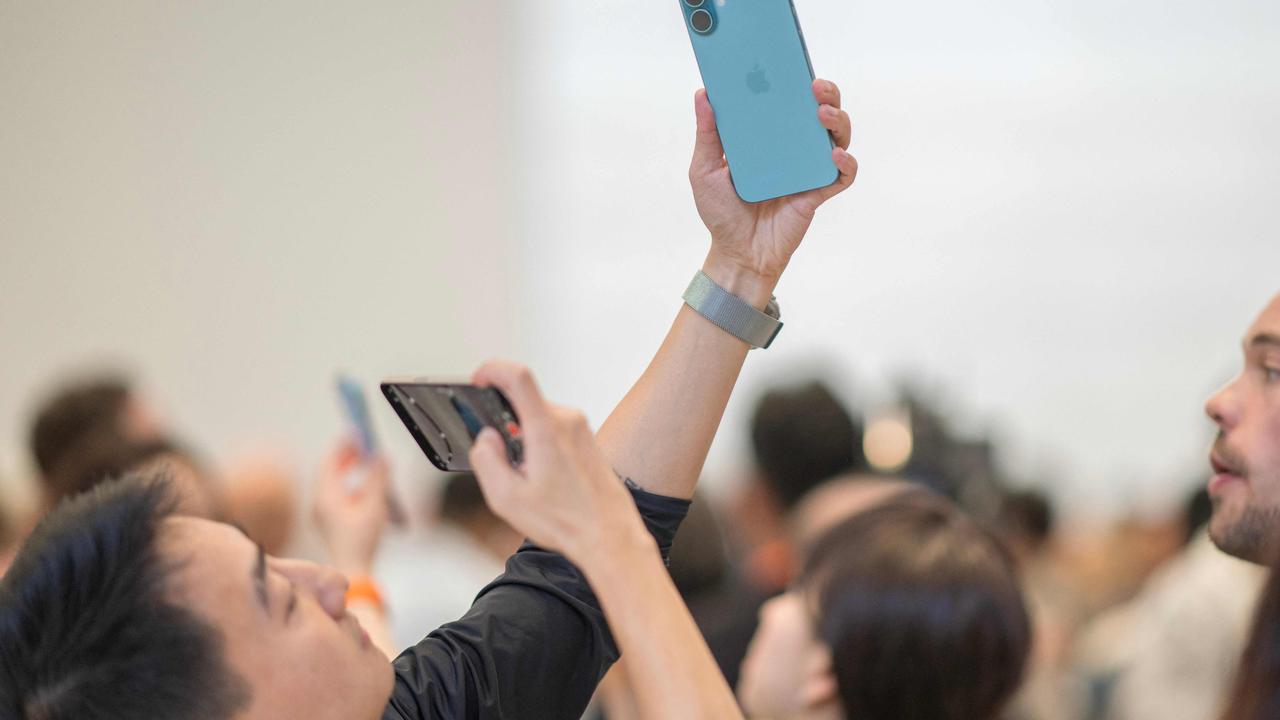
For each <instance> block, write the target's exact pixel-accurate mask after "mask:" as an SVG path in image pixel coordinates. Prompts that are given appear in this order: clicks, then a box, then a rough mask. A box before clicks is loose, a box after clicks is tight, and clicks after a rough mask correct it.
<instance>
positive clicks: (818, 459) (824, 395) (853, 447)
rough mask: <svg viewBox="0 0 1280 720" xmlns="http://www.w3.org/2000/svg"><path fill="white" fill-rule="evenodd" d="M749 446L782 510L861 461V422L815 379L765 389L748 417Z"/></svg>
mask: <svg viewBox="0 0 1280 720" xmlns="http://www.w3.org/2000/svg"><path fill="white" fill-rule="evenodd" d="M751 444H752V447H753V449H754V451H755V458H756V464H757V465H758V466H759V468H760V471H761V473H762V474H763V476H764V480H765V482H766V483H768V485H769V488H770V489H771V490H772V491H773V493H774V495H775V496H776V497H777V499H778V501H779V502H780V503H781V504H782V507H783V509H784V510H789V509H791V507H793V506H794V505H795V504H796V503H797V502H798V501H799V500H800V498H801V497H803V496H804V494H805V493H807V492H809V491H810V490H812V489H813V488H814V487H816V486H817V485H819V484H821V483H822V482H823V481H825V480H829V479H830V478H832V477H835V476H836V475H839V474H842V473H846V472H855V471H858V470H862V469H863V468H864V467H865V464H866V463H865V460H864V458H863V456H862V426H861V425H860V424H859V423H858V422H856V421H855V420H854V418H853V416H852V415H851V414H850V413H849V411H848V410H847V409H846V408H845V406H844V405H843V404H842V403H841V402H840V400H839V399H837V398H836V396H835V395H834V394H833V393H832V392H831V390H830V389H829V388H828V387H827V386H826V385H825V384H823V383H821V382H819V381H813V382H809V383H805V384H803V385H798V386H795V387H788V388H777V389H774V390H771V391H769V392H768V393H765V395H764V397H762V398H760V402H759V403H758V404H757V405H756V408H755V412H754V414H753V415H752V419H751Z"/></svg>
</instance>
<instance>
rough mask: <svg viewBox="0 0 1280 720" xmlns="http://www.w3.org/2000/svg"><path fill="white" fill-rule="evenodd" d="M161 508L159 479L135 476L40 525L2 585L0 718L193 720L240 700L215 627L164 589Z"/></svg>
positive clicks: (240, 689)
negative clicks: (160, 543)
mask: <svg viewBox="0 0 1280 720" xmlns="http://www.w3.org/2000/svg"><path fill="white" fill-rule="evenodd" d="M170 507H171V500H170V499H169V496H168V494H167V491H166V486H165V484H164V483H162V482H159V481H157V479H155V478H150V479H143V478H137V477H135V478H132V479H126V480H119V481H113V482H110V483H105V484H102V485H100V486H98V487H96V488H94V489H93V490H92V491H90V492H88V493H85V494H82V495H80V496H78V497H76V498H73V499H71V500H68V501H66V502H64V503H62V504H61V505H60V506H59V507H58V508H57V509H55V510H54V511H53V512H52V513H50V514H49V515H48V516H47V517H46V518H45V519H44V520H43V521H41V523H40V525H39V526H38V527H37V528H36V530H35V532H34V533H33V534H32V536H31V537H30V539H28V540H27V542H26V545H25V546H24V547H23V549H22V550H21V552H20V553H19V554H18V557H17V558H16V559H15V561H14V564H13V566H12V567H11V568H10V570H9V572H8V573H7V574H6V575H5V577H4V579H3V581H0V716H2V717H6V718H21V719H23V720H64V719H65V720H71V719H72V718H74V719H76V720H83V719H93V720H114V719H116V718H120V719H122V720H123V719H124V718H155V719H163V720H195V719H196V718H202V719H203V718H229V717H231V716H233V715H234V714H235V713H236V712H238V711H239V710H241V709H243V708H244V707H245V706H247V704H248V700H249V692H248V686H247V684H245V683H244V682H243V680H242V679H240V678H238V677H237V676H236V675H235V674H234V673H233V672H232V671H231V670H230V668H228V667H227V666H226V664H225V662H224V659H223V658H224V655H223V638H222V634H221V633H220V631H219V630H218V629H217V628H216V627H214V626H212V625H209V624H208V623H206V622H205V621H203V620H201V619H200V618H198V617H197V616H195V615H194V614H193V613H192V612H191V611H189V610H187V609H186V608H184V607H182V606H180V605H178V604H175V603H173V602H172V601H171V600H170V599H169V598H168V596H167V595H166V584H167V582H168V581H169V578H170V577H171V576H172V574H173V572H174V571H175V569H176V566H175V565H174V564H173V563H171V562H166V561H164V560H163V559H162V558H161V557H160V554H159V552H158V549H157V544H158V540H159V530H160V524H161V521H162V520H163V519H164V518H165V517H166V516H167V514H168V513H169V511H170Z"/></svg>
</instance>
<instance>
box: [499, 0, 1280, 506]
mask: <svg viewBox="0 0 1280 720" xmlns="http://www.w3.org/2000/svg"><path fill="white" fill-rule="evenodd" d="M728 1H729V2H741V1H745V0H728ZM796 4H797V6H798V7H799V11H800V17H801V22H802V24H803V26H804V29H805V35H806V38H807V40H808V45H809V49H810V52H811V54H812V57H813V62H814V65H815V68H816V69H817V71H818V73H819V74H820V75H822V76H825V77H828V78H831V79H834V80H836V81H837V82H838V83H840V84H841V86H842V88H843V90H844V97H845V98H846V105H847V106H848V107H849V109H850V110H851V112H852V114H853V116H854V123H855V129H854V138H855V140H854V152H855V155H857V157H858V158H859V160H860V162H861V168H862V169H861V173H860V177H859V179H858V183H857V186H856V187H855V188H854V190H853V191H851V192H850V193H849V194H848V195H847V196H845V197H842V198H840V199H838V200H837V201H835V202H834V203H833V204H832V205H831V206H829V207H828V208H826V209H824V210H823V211H822V212H821V213H820V216H819V218H818V220H817V222H816V223H815V225H814V228H813V231H812V232H811V233H810V236H809V238H808V239H807V241H806V244H805V246H804V247H802V248H801V250H800V252H799V253H798V255H797V256H796V259H795V260H794V261H793V264H792V267H791V269H790V270H789V272H788V275H787V276H786V277H785V278H784V280H783V283H782V286H781V288H780V290H779V296H780V300H781V302H782V306H783V311H784V319H786V320H787V321H788V325H787V328H786V330H784V333H783V335H782V336H781V337H780V339H779V342H778V343H777V345H775V349H771V350H769V351H768V352H767V353H760V354H757V355H753V356H752V358H751V359H750V361H749V365H748V370H747V374H746V376H745V379H744V384H743V386H742V391H741V392H740V393H739V394H738V396H737V401H736V402H735V404H734V405H733V406H732V407H731V408H730V413H729V416H728V417H727V419H726V426H725V432H723V433H722V434H721V437H720V439H719V442H718V446H717V448H716V450H715V451H714V452H713V456H712V459H711V464H710V469H711V470H712V471H714V472H717V473H719V474H721V475H723V474H725V473H729V472H732V470H733V467H734V465H735V464H736V463H737V461H738V459H739V458H740V457H741V456H742V452H743V450H744V447H743V444H744V443H743V439H744V438H743V428H744V425H745V417H744V416H745V413H746V411H747V410H749V407H750V401H751V400H752V399H753V397H754V395H755V394H756V392H757V391H758V389H759V388H760V387H761V386H762V385H763V384H764V383H766V382H767V381H769V380H773V379H778V378H786V377H789V376H792V375H794V374H795V372H796V371H795V368H796V366H797V365H813V364H815V363H817V364H820V365H822V364H825V365H826V366H828V367H829V368H830V369H831V371H832V372H833V373H834V375H835V376H836V377H837V378H839V379H840V380H841V381H842V382H845V383H846V387H848V388H850V392H851V396H852V397H853V398H854V399H855V400H857V401H859V402H861V403H863V404H865V405H867V406H871V407H874V405H875V404H876V403H878V402H882V401H883V400H884V396H885V392H886V390H887V389H888V388H889V386H890V384H891V381H892V380H893V379H894V378H896V377H898V376H899V375H900V374H903V373H907V374H910V375H912V376H916V377H922V378H924V379H926V381H929V382H934V383H937V384H938V385H939V386H940V387H945V388H948V389H949V397H950V399H951V404H952V405H953V406H954V407H955V409H956V410H957V412H959V413H960V417H961V418H962V420H963V425H964V427H966V428H968V429H971V430H974V431H981V430H988V429H990V430H993V431H995V432H996V433H998V435H999V436H1000V437H1002V438H1004V439H1005V440H1006V441H1007V443H1008V447H1009V450H1010V452H1009V453H1008V455H1007V458H1006V460H1007V462H1008V463H1009V464H1010V467H1011V469H1013V470H1014V471H1016V472H1019V473H1022V474H1024V475H1025V476H1026V477H1028V478H1029V479H1034V480H1041V481H1044V482H1048V483H1050V484H1051V485H1052V486H1053V487H1054V488H1055V489H1056V490H1057V491H1058V492H1059V494H1060V495H1061V496H1063V497H1064V499H1066V500H1068V501H1070V502H1071V504H1072V505H1074V506H1076V507H1081V506H1084V507H1090V508H1094V509H1099V508H1111V509H1118V508H1121V507H1126V506H1128V505H1130V504H1133V503H1137V504H1146V503H1149V502H1152V501H1156V502H1163V501H1165V499H1166V498H1168V497H1174V496H1177V495H1178V494H1180V493H1181V492H1182V490H1183V486H1182V485H1178V486H1177V487H1171V485H1177V484H1178V482H1179V481H1185V479H1186V478H1187V476H1188V474H1189V473H1194V472H1196V469H1197V468H1199V467H1201V466H1203V464H1204V460H1203V457H1204V452H1203V449H1204V447H1205V446H1206V441H1207V437H1208V432H1209V431H1208V423H1207V422H1206V421H1204V420H1203V415H1202V413H1201V410H1200V408H1201V405H1202V403H1203V400H1204V398H1205V396H1206V395H1207V394H1208V392H1209V391H1210V390H1211V389H1212V388H1213V387H1214V386H1215V385H1216V384H1217V383H1219V382H1221V381H1222V380H1223V379H1225V378H1226V377H1227V376H1228V375H1229V373H1230V372H1232V371H1233V370H1234V369H1235V367H1236V366H1237V365H1238V363H1239V361H1238V360H1237V356H1238V350H1237V349H1236V348H1237V347H1238V340H1239V338H1240V336H1241V335H1242V333H1243V331H1244V329H1245V327H1246V326H1247V325H1248V323H1249V322H1250V321H1251V320H1252V318H1253V316H1254V314H1256V312H1257V311H1258V310H1259V309H1260V308H1261V307H1262V305H1263V303H1264V302H1265V301H1266V300H1267V299H1268V298H1269V297H1270V295H1271V294H1272V293H1274V292H1276V291H1280V242H1277V240H1276V232H1275V228H1276V223H1277V220H1278V219H1280V211H1278V210H1277V206H1276V204H1275V202H1274V198H1275V197H1276V195H1277V191H1280V170H1278V169H1277V166H1276V163H1275V158H1276V157H1277V156H1278V155H1280V137H1278V136H1277V133H1276V132H1275V130H1276V128H1277V127H1280V76H1277V74H1276V73H1275V72H1274V70H1275V68H1276V67H1280V6H1277V5H1276V4H1275V3H1271V2H1263V1H1252V0H1227V1H1226V2H1220V3H1203V2H1181V1H1176V2H1165V1H1156V0H1135V1H1133V2H1124V3H1116V2H1111V1H1110V0H1072V1H1071V2H1066V1H1064V0H1055V1H1053V2H1049V1H1045V0H1032V1H1031V2H1024V1H1021V0H1019V1H1018V2H1014V1H1013V0H980V1H979V2H978V3H976V4H975V3H963V4H957V3H950V2H942V1H941V0H925V1H922V2H912V3H872V2H861V1H854V2H850V1H848V0H803V1H800V0H797V3H796ZM674 5H675V3H674V2H655V3H561V2H549V1H543V2H529V3H523V4H521V5H520V7H521V8H522V10H523V12H522V15H521V17H520V21H519V22H518V23H517V27H518V28H521V29H522V30H524V31H525V37H526V43H527V46H526V48H524V49H523V51H524V54H525V57H526V58H527V62H528V63H530V64H529V65H528V66H527V68H526V69H527V73H526V74H527V76H528V78H529V80H528V81H527V84H526V85H525V86H524V87H525V91H524V95H523V97H522V102H521V105H522V107H524V108H526V109H527V116H526V122H525V123H524V124H523V128H524V135H523V140H524V141H523V142H522V144H521V146H522V148H523V150H524V153H523V155H524V161H523V162H522V167H523V169H524V175H523V177H522V182H521V187H522V192H521V194H520V197H521V200H520V202H521V205H520V208H521V213H522V216H523V217H525V218H526V219H527V220H526V222H525V223H524V224H525V226H526V231H525V232H524V233H522V235H521V237H520V241H521V242H522V243H524V245H525V247H526V248H527V252H528V253H530V254H533V253H536V254H537V256H538V259H539V262H540V264H541V266H542V267H545V268H547V271H546V272H540V273H534V274H531V276H530V278H531V280H532V283H533V284H531V285H530V286H529V297H528V299H527V304H528V306H529V307H530V308H531V309H532V311H533V312H534V313H535V317H536V318H537V319H538V327H539V328H540V330H539V339H540V340H541V341H542V342H541V343H540V344H538V345H537V346H531V349H532V351H533V352H534V354H535V356H536V357H537V358H538V359H539V363H538V364H539V365H540V366H542V367H543V368H544V375H547V376H549V377H548V378H547V382H548V384H549V385H552V386H553V387H554V388H555V390H556V391H557V392H558V393H559V394H561V395H564V396H569V397H571V398H572V399H573V400H574V401H575V402H579V403H582V404H585V405H587V406H588V407H590V408H591V412H592V414H593V415H594V416H595V417H603V415H604V413H605V412H607V408H608V406H609V403H610V402H611V401H612V399H613V398H615V397H617V395H618V393H619V392H620V391H621V390H622V389H623V388H625V386H626V384H627V383H628V382H629V380H630V378H632V377H633V376H634V375H635V374H636V373H637V372H638V371H639V370H640V368H642V367H643V363H644V361H645V359H646V358H647V354H648V353H649V352H650V349H651V348H653V347H654V346H655V344H656V342H657V341H658V339H659V338H660V337H661V334H662V332H663V330H664V329H665V326H666V323H667V321H668V318H669V315H670V313H671V312H673V311H674V309H675V307H676V304H677V303H678V300H677V298H678V296H679V294H680V292H681V291H682V290H683V287H684V284H685V283H687V282H688V278H689V276H690V275H692V273H693V271H694V269H696V267H697V266H698V263H699V262H700V260H701V257H702V255H703V253H704V252H705V248H706V246H707V239H706V237H705V233H704V231H703V230H702V228H701V226H700V224H699V223H698V220H697V217H696V215H695V213H694V210H693V205H692V202H691V201H690V198H689V191H688V188H687V184H686V182H685V179H684V171H685V168H686V164H687V160H688V153H689V149H690V147H691V143H692V125H693V121H692V111H691V96H692V93H693V90H694V89H695V88H696V87H698V85H699V79H698V76H697V70H696V66H695V63H694V60H693V56H692V51H691V50H690V48H689V42H688V39H687V37H686V34H685V30H684V28H683V27H682V24H681V21H680V14H679V11H678V10H677V9H676V8H675V7H674ZM573 345H578V346H584V347H585V348H586V351H585V352H583V353H579V354H577V355H574V354H568V353H565V352H564V350H563V349H564V348H567V347H570V346H573Z"/></svg>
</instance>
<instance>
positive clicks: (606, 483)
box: [471, 363, 742, 720]
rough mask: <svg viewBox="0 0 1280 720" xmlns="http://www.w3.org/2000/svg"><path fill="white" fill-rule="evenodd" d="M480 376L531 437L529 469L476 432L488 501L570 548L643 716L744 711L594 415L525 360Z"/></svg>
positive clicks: (532, 532)
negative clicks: (561, 399) (608, 455)
mask: <svg viewBox="0 0 1280 720" xmlns="http://www.w3.org/2000/svg"><path fill="white" fill-rule="evenodd" d="M475 381H476V383H477V384H481V385H493V386H496V387H498V388H500V389H501V390H502V391H503V392H504V393H505V394H506V396H507V397H508V398H509V399H510V400H511V402H512V404H513V405H514V406H515V410H516V413H517V414H518V415H519V416H520V424H521V429H522V432H523V434H524V438H525V456H524V462H523V463H522V464H521V466H520V467H519V468H513V467H512V466H511V465H510V464H508V460H507V454H506V448H505V446H504V445H503V442H502V440H501V438H500V437H499V436H498V434H497V432H495V431H493V430H490V429H486V430H485V431H484V432H482V433H481V434H480V435H479V436H478V437H477V438H476V444H475V446H474V448H472V451H471V464H472V466H473V467H474V468H475V470H476V477H477V479H478V480H479V483H480V487H481V489H482V490H483V491H484V495H485V499H486V500H487V501H488V503H489V507H490V508H492V509H493V511H494V512H495V513H496V514H498V515H499V516H500V517H502V518H503V519H504V520H506V521H507V522H509V523H511V525H512V527H515V528H516V529H517V530H520V531H521V532H523V533H524V534H526V535H527V536H528V537H529V539H530V540H532V541H533V542H535V543H537V544H538V545H540V546H542V547H546V548H549V549H553V550H556V551H558V552H561V553H563V554H564V555H565V557H567V558H568V559H569V560H570V561H572V562H573V563H574V564H575V565H576V566H577V567H578V568H580V569H581V571H582V573H583V574H584V575H585V576H586V579H587V581H588V582H589V583H590V584H591V589H592V590H593V591H594V592H595V595H596V597H597V598H598V599H599V602H600V606H601V607H602V608H603V609H604V614H605V617H606V618H607V619H608V623H609V628H610V629H611V630H612V632H613V638H614V641H615V642H616V643H617V647H618V649H619V650H621V651H622V653H623V654H624V655H625V656H626V658H627V668H628V671H629V673H630V674H631V681H632V687H633V688H634V690H635V698H636V704H637V705H638V707H639V711H640V717H641V718H655V719H656V718H671V717H687V718H717V719H724V720H730V719H732V718H740V717H742V715H741V713H740V711H739V710H738V705H737V702H736V701H735V700H734V697H733V692H732V691H731V690H730V689H729V686H728V684H727V683H726V682H725V680H724V676H723V675H721V674H720V670H719V668H718V667H717V666H716V664H715V660H714V659H713V658H712V656H711V651H710V650H709V649H708V648H707V645H706V642H704V641H703V639H702V635H701V634H700V633H699V632H698V628H697V626H696V625H694V622H693V618H692V617H691V616H690V615H689V611H688V609H687V608H686V607H685V605H684V601H683V600H681V598H680V595H679V593H677V592H676V588H675V585H674V584H673V583H672V581H671V576H670V575H669V574H668V573H667V569H666V566H665V565H664V564H663V562H662V556H661V554H660V553H659V550H658V545H657V543H655V542H654V536H653V535H651V534H650V533H649V531H647V530H646V529H645V525H644V522H642V520H641V517H640V514H639V513H638V512H637V511H636V506H635V504H634V503H633V502H632V499H631V494H630V493H629V492H628V491H627V489H626V487H625V486H624V485H623V484H622V483H620V482H618V478H617V476H616V475H615V474H614V472H613V470H612V468H610V467H609V463H608V462H607V461H606V460H605V458H604V456H603V455H602V454H601V452H600V448H599V447H598V445H597V444H596V441H595V438H594V437H593V436H592V433H591V429H590V428H589V427H588V425H587V422H586V419H585V418H584V417H583V416H582V414H581V413H578V412H575V411H571V410H568V409H565V408H560V407H556V406H553V405H550V404H548V403H547V402H546V401H545V400H544V399H543V398H542V394H541V393H540V391H539V390H538V387H537V384H536V383H535V382H534V380H533V377H532V376H531V375H530V374H529V372H528V370H526V369H524V368H521V367H519V366H515V365H511V364H507V363H490V364H488V365H486V366H485V367H483V368H481V369H480V371H479V372H477V373H476V376H475ZM576 654H577V655H580V654H581V651H580V650H579V652H578V653H576Z"/></svg>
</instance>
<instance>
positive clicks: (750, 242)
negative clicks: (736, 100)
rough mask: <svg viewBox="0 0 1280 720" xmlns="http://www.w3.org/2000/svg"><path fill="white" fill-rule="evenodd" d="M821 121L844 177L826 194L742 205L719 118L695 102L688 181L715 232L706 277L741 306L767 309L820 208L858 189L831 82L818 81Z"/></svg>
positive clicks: (847, 123) (847, 126) (844, 118)
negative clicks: (738, 299)
mask: <svg viewBox="0 0 1280 720" xmlns="http://www.w3.org/2000/svg"><path fill="white" fill-rule="evenodd" d="M813 94H814V97H815V98H817V100H818V120H819V122H821V123H822V126H823V127H825V128H826V129H827V130H828V131H830V132H831V135H832V137H833V138H834V139H835V144H836V147H835V148H833V149H832V151H831V157H832V160H833V161H834V162H835V165H836V168H838V169H839V171H840V176H839V178H838V179H837V180H836V181H835V182H834V183H832V184H831V185H828V186H827V187H824V188H818V189H816V190H810V191H808V192H803V193H799V194H797V195H790V196H787V197H783V198H777V199H775V200H767V201H765V202H761V203H748V202H744V201H743V200H742V199H741V198H739V197H738V194H737V192H735V191H734V188H733V181H732V180H731V178H730V177H729V165H728V163H727V162H726V161H725V156H724V146H723V145H722V144H721V143H720V133H719V132H718V131H717V130H716V119H715V112H714V111H713V110H712V109H711V103H710V102H709V101H708V100H707V92H706V90H699V91H698V92H697V94H696V95H695V96H694V111H695V114H696V115H697V120H698V135H697V141H696V143H695V145H694V151H693V161H692V163H690V166H689V182H690V184H691V185H692V186H693V199H694V202H695V204H696V205H697V207H698V214H699V215H700V216H701V217H702V222H703V223H704V224H706V226H707V229H708V230H710V231H711V253H710V254H709V255H708V257H707V266H706V267H705V268H704V270H706V271H707V274H708V275H710V276H711V277H712V279H713V280H716V281H717V282H719V283H720V284H721V285H723V286H725V287H726V288H728V289H729V290H730V291H732V292H734V293H735V294H737V295H739V296H740V297H742V298H743V299H745V300H747V301H749V302H753V303H755V304H757V305H758V306H760V307H763V306H764V304H765V303H766V302H768V300H769V295H770V293H771V292H772V291H773V287H774V286H775V285H777V282H778V278H779V277H780V276H781V275H782V271H783V270H784V269H786V267H787V263H788V262H789V261H790V260H791V255H792V253H794V252H795V251H796V248H797V247H799V246H800V241H801V240H802V239H804V235H805V232H806V231H807V230H808V229H809V224H810V223H811V222H812V221H813V216H814V213H815V212H816V211H817V209H818V207H819V206H820V205H822V204H823V203H824V202H826V201H827V200H829V199H831V198H832V197H835V196H836V195H838V194H840V193H841V192H843V191H844V190H846V189H848V188H849V187H850V186H851V185H853V180H854V178H855V177H856V176H857V174H858V161H857V160H855V159H854V157H853V156H852V155H850V154H849V152H848V148H849V143H850V141H851V139H852V121H851V120H850V118H849V114H848V113H847V112H845V111H844V110H842V109H841V108H840V89H839V88H838V87H836V85H835V83H832V82H830V81H828V80H814V81H813Z"/></svg>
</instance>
